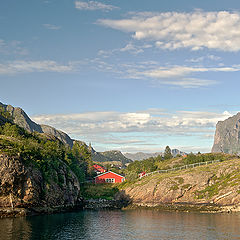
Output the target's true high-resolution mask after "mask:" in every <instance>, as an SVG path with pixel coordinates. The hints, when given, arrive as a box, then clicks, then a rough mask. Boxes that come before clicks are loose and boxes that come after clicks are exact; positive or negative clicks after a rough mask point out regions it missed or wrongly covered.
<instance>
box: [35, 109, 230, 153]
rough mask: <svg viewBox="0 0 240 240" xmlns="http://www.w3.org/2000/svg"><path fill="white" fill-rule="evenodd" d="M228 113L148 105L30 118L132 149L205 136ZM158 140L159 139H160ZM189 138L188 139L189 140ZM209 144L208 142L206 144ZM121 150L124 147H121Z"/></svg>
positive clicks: (78, 135)
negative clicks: (136, 109)
mask: <svg viewBox="0 0 240 240" xmlns="http://www.w3.org/2000/svg"><path fill="white" fill-rule="evenodd" d="M230 116H232V114H231V113H229V112H223V113H216V112H199V111H177V112H174V113H170V112H164V111H163V110H162V109H149V110H145V111H141V112H126V113H121V112H85V113H76V114H58V115H38V116H32V119H33V120H34V121H35V122H37V123H41V124H48V125H51V126H54V127H56V128H58V129H61V130H63V131H65V132H66V133H68V134H70V135H71V136H72V137H75V138H78V139H81V140H85V141H87V142H94V143H95V144H96V145H98V146H100V145H101V146H106V145H109V144H110V145H111V146H114V148H119V149H122V150H124V149H130V148H132V149H133V148H135V149H136V151H137V150H138V151H139V150H141V149H144V146H145V147H147V146H148V148H149V146H152V147H154V145H157V144H159V143H157V142H156V139H157V136H158V139H159V138H160V139H163V140H164V144H165V145H166V144H167V142H166V141H167V140H166V139H167V137H169V136H171V137H175V138H176V137H184V138H185V139H187V138H189V137H192V136H195V137H199V138H200V139H206V140H209V137H210V136H212V139H213V134H214V129H215V125H216V123H217V121H219V120H224V119H226V118H228V117H230ZM163 140H162V141H163ZM190 141H191V140H190ZM209 147H210V146H209ZM124 151H125V150H124Z"/></svg>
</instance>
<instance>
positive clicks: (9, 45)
mask: <svg viewBox="0 0 240 240" xmlns="http://www.w3.org/2000/svg"><path fill="white" fill-rule="evenodd" d="M21 45H22V43H21V42H20V41H16V40H13V41H9V42H6V41H5V40H3V39H0V54H4V55H28V51H27V49H25V48H24V47H22V46H21Z"/></svg>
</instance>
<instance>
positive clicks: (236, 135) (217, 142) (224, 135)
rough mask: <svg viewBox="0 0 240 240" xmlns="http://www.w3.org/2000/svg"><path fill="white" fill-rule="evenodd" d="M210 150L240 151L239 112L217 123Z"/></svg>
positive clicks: (235, 152)
mask: <svg viewBox="0 0 240 240" xmlns="http://www.w3.org/2000/svg"><path fill="white" fill-rule="evenodd" d="M212 152H224V153H230V154H239V153H240V113H238V114H236V115H235V116H233V117H230V118H228V119H226V120H225V121H219V122H218V123H217V126H216V132H215V137H214V144H213V147H212Z"/></svg>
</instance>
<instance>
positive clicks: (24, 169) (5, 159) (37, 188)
mask: <svg viewBox="0 0 240 240" xmlns="http://www.w3.org/2000/svg"><path fill="white" fill-rule="evenodd" d="M54 175H55V176H54V178H52V179H48V180H46V179H45V178H44V177H43V175H42V174H41V172H40V171H39V170H38V169H36V168H34V167H33V166H31V164H28V165H26V164H24V163H23V162H22V161H21V160H20V158H18V157H9V156H7V155H5V154H0V207H12V206H13V207H19V208H28V209H29V208H31V209H34V208H36V209H37V208H39V207H41V208H52V207H59V208H61V207H62V208H66V207H74V206H77V205H79V204H80V202H81V197H80V186H79V181H78V179H77V177H76V176H75V175H74V174H73V172H72V171H71V170H69V169H68V168H67V167H66V165H65V164H64V163H62V164H61V166H60V167H59V169H57V170H54ZM46 211H47V210H46Z"/></svg>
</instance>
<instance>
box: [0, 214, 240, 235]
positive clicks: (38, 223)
mask: <svg viewBox="0 0 240 240" xmlns="http://www.w3.org/2000/svg"><path fill="white" fill-rule="evenodd" d="M8 239H11V240H21V239H23V240H28V239H44V240H45V239H46V240H52V239H54V240H58V239H59V240H60V239H61V240H66V239H84V240H110V239H111V240H121V239H123V240H138V239H139V240H153V239H161V240H169V239H177V240H185V239H186V240H192V239H194V240H195V239H196V240H205V239H208V240H212V239H214V240H215V239H224V240H225V239H226V240H229V239H240V214H200V213H179V212H157V211H151V210H128V211H121V210H116V211H80V212H75V213H64V214H54V215H45V216H34V217H27V218H23V217H22V218H8V219H0V240H8Z"/></svg>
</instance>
